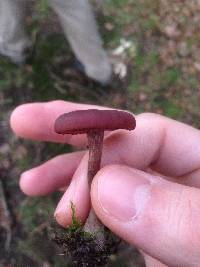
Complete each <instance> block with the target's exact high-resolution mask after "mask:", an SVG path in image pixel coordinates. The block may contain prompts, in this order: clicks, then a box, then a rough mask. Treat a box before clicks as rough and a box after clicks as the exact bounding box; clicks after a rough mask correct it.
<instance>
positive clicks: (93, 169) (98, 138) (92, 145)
mask: <svg viewBox="0 0 200 267" xmlns="http://www.w3.org/2000/svg"><path fill="white" fill-rule="evenodd" d="M87 136H88V148H89V160H88V184H89V187H90V186H91V183H92V180H93V178H94V176H95V175H96V173H97V172H98V171H99V170H100V165H101V155H102V148H103V138H104V131H103V130H91V131H89V132H88V133H87ZM84 230H85V231H86V232H88V233H91V234H94V233H95V234H96V237H97V243H98V246H99V248H102V247H103V246H104V243H105V237H104V226H103V225H102V224H101V223H100V221H99V220H98V218H97V216H96V214H95V212H94V210H93V208H91V210H90V213H89V216H88V218H87V220H86V223H85V225H84Z"/></svg>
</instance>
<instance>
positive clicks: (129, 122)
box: [54, 109, 136, 246]
mask: <svg viewBox="0 0 200 267" xmlns="http://www.w3.org/2000/svg"><path fill="white" fill-rule="evenodd" d="M135 126H136V121H135V118H134V116H133V115H132V114H131V113H128V112H125V111H119V110H97V109H89V110H77V111H72V112H69V113H65V114H62V115H61V116H59V117H58V118H57V120H56V122H55V125H54V129H55V132H56V133H58V134H63V135H64V134H72V135H75V134H87V138H88V149H89V160H88V183H89V186H90V185H91V182H92V179H93V177H94V176H95V175H96V173H97V172H98V171H99V169H100V164H101V155H102V148H103V138H104V131H113V130H118V129H125V130H133V129H134V128H135ZM100 229H101V230H102V225H101V224H100V222H99V221H98V219H97V217H96V215H95V213H94V211H93V209H91V211H90V214H89V217H88V219H87V221H86V223H85V226H84V230H85V231H87V232H90V233H94V232H95V233H98V243H99V244H100V245H101V246H103V243H104V237H103V235H102V234H100V232H102V231H100Z"/></svg>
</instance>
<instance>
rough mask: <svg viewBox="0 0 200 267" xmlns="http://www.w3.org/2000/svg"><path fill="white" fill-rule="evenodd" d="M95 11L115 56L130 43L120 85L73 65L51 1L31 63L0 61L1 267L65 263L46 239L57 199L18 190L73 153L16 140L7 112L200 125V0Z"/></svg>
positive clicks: (36, 11) (35, 16)
mask: <svg viewBox="0 0 200 267" xmlns="http://www.w3.org/2000/svg"><path fill="white" fill-rule="evenodd" d="M33 2H34V1H33ZM95 10H96V14H97V20H98V25H99V30H100V32H101V34H102V36H103V40H104V44H105V47H106V49H107V51H108V53H109V54H110V55H111V54H112V51H113V50H115V49H116V48H117V47H119V46H120V40H121V39H122V38H123V39H125V40H126V41H130V43H131V45H130V47H129V48H128V49H126V50H125V52H124V53H123V54H122V55H120V58H121V59H122V60H123V62H124V63H126V65H127V66H128V74H127V76H126V78H125V79H124V80H123V81H122V84H120V85H115V86H113V87H105V88H103V87H101V86H99V85H97V84H95V83H93V82H91V81H89V80H87V79H86V78H85V77H83V76H82V75H81V74H80V73H78V72H77V71H76V70H75V69H74V68H73V67H72V66H73V55H72V52H71V51H70V48H69V46H68V44H67V42H66V40H65V38H64V36H63V33H62V30H61V28H60V26H59V24H58V21H57V18H56V16H55V15H53V14H52V12H51V10H49V8H48V6H47V3H46V1H45V0H40V1H37V4H36V5H35V6H34V7H33V6H32V7H31V11H32V15H30V16H28V17H27V27H28V31H29V34H30V35H31V37H32V39H33V40H34V42H35V49H34V53H33V56H32V58H31V59H30V61H29V63H27V64H25V65H23V66H16V65H14V64H12V63H11V62H9V60H7V59H3V58H2V59H0V109H1V113H0V129H1V132H0V178H1V180H0V197H1V198H0V201H1V202H0V205H1V207H2V209H1V210H2V211H3V212H1V222H0V226H1V227H0V247H1V248H3V249H1V250H0V266H2V267H4V266H22V267H25V266H30V267H33V266H60V267H62V266H66V264H67V263H66V259H65V258H64V257H63V256H62V255H60V252H59V251H57V249H56V247H55V245H54V244H53V243H52V242H51V241H49V242H47V239H48V237H47V236H48V234H47V230H46V229H47V225H48V222H49V221H50V220H51V218H52V214H53V210H54V208H55V206H56V201H57V199H58V198H59V194H55V195H53V196H51V197H44V198H35V199H31V198H27V197H25V196H24V195H23V194H22V193H21V192H20V190H19V187H18V179H19V176H20V173H22V172H23V171H24V170H26V169H28V168H30V167H33V166H36V165H38V164H39V163H41V162H43V161H46V160H48V159H49V158H51V157H53V156H55V155H57V154H59V153H62V152H63V151H69V150H70V149H71V148H69V147H67V148H66V147H65V146H64V145H57V144H56V145H55V144H46V143H36V142H31V141H28V140H26V141H25V140H22V139H20V138H17V137H16V136H14V134H13V133H12V132H11V129H10V127H9V115H10V113H11V111H12V110H13V109H14V108H15V107H16V106H17V105H19V104H22V103H26V102H33V101H49V100H53V99H64V100H68V101H76V102H83V103H95V104H100V105H106V106H110V107H115V108H123V109H128V110H130V111H132V112H134V113H136V114H137V113H141V112H156V113H159V114H163V115H166V116H169V117H171V118H174V119H178V120H180V121H183V122H186V123H189V124H191V125H193V126H195V127H200V109H199V103H200V83H199V82H200V60H199V58H200V49H199V41H200V31H199V23H200V3H199V1H198V0H191V1H186V0H184V1H183V0H176V1H173V3H172V2H171V1H170V0H104V2H103V5H102V6H100V7H98V8H97V7H96V6H95ZM6 233H8V235H6ZM9 237H10V238H11V240H9ZM126 257H128V256H126ZM129 257H130V255H129ZM126 262H128V260H126ZM113 264H114V266H124V267H125V266H127V265H128V264H125V263H124V262H123V263H116V262H115V263H113ZM67 266H70V264H67ZM129 266H138V267H141V266H142V263H138V260H136V261H135V262H133V261H132V265H129Z"/></svg>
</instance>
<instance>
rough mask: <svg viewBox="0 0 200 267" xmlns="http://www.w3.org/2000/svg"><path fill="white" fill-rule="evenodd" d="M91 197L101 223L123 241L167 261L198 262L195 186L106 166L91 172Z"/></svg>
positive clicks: (198, 219) (199, 225) (198, 198)
mask: <svg viewBox="0 0 200 267" xmlns="http://www.w3.org/2000/svg"><path fill="white" fill-rule="evenodd" d="M91 197H92V205H93V207H94V209H95V212H96V214H97V216H98V217H99V218H100V220H101V221H102V223H103V224H105V225H106V226H107V227H108V228H110V230H112V231H113V232H114V233H116V234H117V235H119V236H120V237H121V238H122V239H124V240H125V241H127V242H128V243H130V244H132V245H134V246H136V247H138V248H139V249H141V250H142V251H144V252H145V253H146V254H148V255H150V256H152V257H153V258H156V259H158V260H160V261H161V262H162V263H164V264H167V265H170V266H182V267H184V266H195V267H197V266H199V262H200V253H199V252H200V250H199V247H200V238H199V233H200V229H199V228H200V216H199V207H200V194H199V190H198V189H196V188H192V187H187V186H183V185H180V184H176V183H172V182H169V181H166V180H164V179H162V178H161V177H158V176H153V175H150V174H147V173H145V172H142V171H139V170H135V169H132V168H129V167H126V166H122V165H111V166H106V167H104V168H103V169H102V170H101V171H100V172H99V173H98V174H97V175H96V177H95V179H94V181H93V184H92V191H91Z"/></svg>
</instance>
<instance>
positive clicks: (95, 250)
mask: <svg viewBox="0 0 200 267" xmlns="http://www.w3.org/2000/svg"><path fill="white" fill-rule="evenodd" d="M71 209H72V224H71V226H69V227H68V228H67V229H63V228H62V227H59V226H58V225H57V226H56V227H55V226H54V227H53V229H51V239H52V240H54V241H55V242H56V243H57V244H58V245H59V246H60V247H61V248H62V250H63V253H64V255H66V256H67V257H70V258H71V259H72V262H73V263H74V264H75V265H76V266H79V267H90V266H91V267H95V266H104V265H105V264H106V263H107V262H108V261H109V258H110V256H111V255H112V254H114V253H116V251H117V248H118V245H119V243H120V240H119V238H117V237H116V236H114V235H113V234H112V233H111V232H110V231H109V230H108V229H107V228H105V243H104V246H103V247H101V246H99V244H98V240H97V239H96V236H97V233H93V234H91V233H88V232H86V231H85V230H84V225H82V224H81V223H80V222H79V221H78V220H77V218H76V215H75V207H74V205H73V203H72V204H71Z"/></svg>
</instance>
